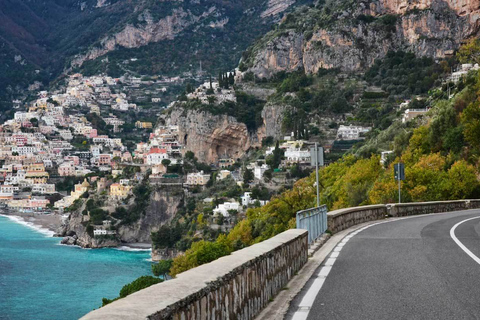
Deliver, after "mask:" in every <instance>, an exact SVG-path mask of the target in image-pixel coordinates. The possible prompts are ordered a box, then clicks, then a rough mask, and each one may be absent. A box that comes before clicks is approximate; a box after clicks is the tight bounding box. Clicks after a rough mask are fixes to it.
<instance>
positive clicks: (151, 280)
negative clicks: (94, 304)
mask: <svg viewBox="0 0 480 320" xmlns="http://www.w3.org/2000/svg"><path fill="white" fill-rule="evenodd" d="M160 282H163V280H162V279H160V278H156V277H152V276H142V277H140V278H138V279H136V280H134V281H133V282H131V283H129V284H126V285H124V286H123V287H122V289H121V290H120V293H119V296H118V297H117V298H115V299H107V298H103V299H102V307H104V306H106V305H107V304H109V303H112V302H113V301H115V300H118V299H121V298H125V297H126V296H128V295H130V294H132V293H135V292H137V291H140V290H142V289H145V288H148V287H150V286H153V285H154V284H157V283H160Z"/></svg>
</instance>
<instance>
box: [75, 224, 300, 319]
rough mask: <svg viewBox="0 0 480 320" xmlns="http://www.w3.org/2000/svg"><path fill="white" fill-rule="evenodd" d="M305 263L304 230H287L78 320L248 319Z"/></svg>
mask: <svg viewBox="0 0 480 320" xmlns="http://www.w3.org/2000/svg"><path fill="white" fill-rule="evenodd" d="M307 259H308V238H307V231H306V230H299V229H292V230H288V231H285V232H283V233H281V234H279V235H277V236H275V237H273V238H271V239H269V240H266V241H263V242H261V243H258V244H255V245H253V246H250V247H248V248H245V249H242V250H239V251H236V252H234V253H232V254H231V255H229V256H226V257H222V258H220V259H218V260H216V261H213V262H211V263H208V264H204V265H202V266H199V267H197V268H194V269H191V270H188V271H186V272H183V273H181V274H179V275H178V276H177V278H175V279H173V280H169V281H166V282H163V283H160V284H157V285H153V286H151V287H149V288H146V289H144V290H141V291H139V292H136V293H134V294H132V295H130V296H128V297H126V298H123V299H120V300H117V301H115V302H113V303H111V304H109V305H107V306H105V307H103V308H100V309H98V310H95V311H92V312H90V313H89V314H87V315H86V316H84V317H83V318H82V319H84V320H91V319H95V320H100V319H101V320H110V319H112V320H113V319H115V320H117V319H129V320H131V319H174V320H177V319H178V320H180V319H182V320H184V319H245V320H246V319H253V318H254V317H255V316H256V315H257V314H258V313H259V312H260V311H261V310H262V309H263V308H264V307H265V305H266V304H267V303H268V302H269V300H270V299H272V298H273V297H274V296H275V295H276V294H277V293H278V292H279V291H280V290H282V289H283V288H284V287H285V285H286V284H287V282H288V281H289V280H290V279H291V278H292V276H293V275H295V273H296V272H297V271H299V270H300V269H301V268H302V267H303V265H304V264H305V263H306V262H307Z"/></svg>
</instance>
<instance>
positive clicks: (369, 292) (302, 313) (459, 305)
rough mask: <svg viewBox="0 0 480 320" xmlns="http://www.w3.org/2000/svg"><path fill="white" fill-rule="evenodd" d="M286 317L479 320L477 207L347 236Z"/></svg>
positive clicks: (479, 214)
mask: <svg viewBox="0 0 480 320" xmlns="http://www.w3.org/2000/svg"><path fill="white" fill-rule="evenodd" d="M452 229H453V230H452ZM287 318H289V319H295V320H301V319H308V320H316V319H342V320H343V319H355V320H358V319H480V210H469V211H460V212H452V213H444V214H435V215H425V216H419V217H409V218H406V219H400V220H394V221H389V222H383V223H382V222H380V223H378V224H375V225H372V226H369V227H366V228H365V229H363V230H362V231H360V232H358V233H354V234H353V235H349V236H348V237H346V238H345V239H344V242H341V243H339V245H338V246H337V247H336V248H335V249H334V251H333V252H332V254H330V257H329V258H328V259H326V261H325V262H324V263H323V264H322V266H320V267H319V268H318V270H317V271H316V272H315V274H314V276H313V277H312V279H310V281H309V282H308V283H307V285H306V286H305V288H304V289H303V290H302V293H301V294H300V295H299V296H298V297H297V298H296V299H295V300H294V301H293V302H292V306H291V308H290V310H289V314H288V317H287Z"/></svg>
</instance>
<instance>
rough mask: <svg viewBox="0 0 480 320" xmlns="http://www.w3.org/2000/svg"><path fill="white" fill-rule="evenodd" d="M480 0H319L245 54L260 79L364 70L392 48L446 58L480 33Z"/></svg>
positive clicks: (248, 65)
mask: <svg viewBox="0 0 480 320" xmlns="http://www.w3.org/2000/svg"><path fill="white" fill-rule="evenodd" d="M479 6H480V1H478V0H463V1H455V0H448V1H428V0H427V1H412V0H411V1H393V0H367V1H359V2H357V1H340V2H339V1H329V0H327V1H319V2H318V4H317V5H316V6H315V7H311V8H301V9H299V10H297V11H296V12H294V13H291V14H289V15H287V17H286V19H285V20H284V21H283V23H282V24H280V25H279V27H278V29H277V30H274V31H271V32H270V33H268V34H267V35H266V36H265V37H264V38H262V39H261V40H259V41H257V42H256V43H255V45H254V46H252V47H251V48H249V50H247V52H246V53H245V54H244V59H243V62H242V65H241V66H242V69H243V70H246V69H249V70H250V71H252V72H254V73H255V74H256V75H257V76H259V77H260V78H262V77H270V76H272V75H273V74H275V73H276V72H279V71H294V70H298V69H305V72H307V73H315V72H317V71H318V70H319V69H321V68H326V69H331V68H339V69H341V70H344V71H358V70H364V69H366V68H367V67H369V66H371V65H372V64H373V62H374V61H375V59H378V58H382V57H384V56H385V55H386V54H387V52H389V51H400V50H402V51H406V52H407V51H410V52H413V53H415V54H416V55H417V56H428V57H433V58H444V57H445V56H448V55H450V54H452V53H453V50H456V49H457V48H458V47H459V46H460V44H461V43H462V41H463V40H464V39H467V38H469V37H472V36H475V35H477V34H478V31H479V26H478V22H479V19H480V18H479Z"/></svg>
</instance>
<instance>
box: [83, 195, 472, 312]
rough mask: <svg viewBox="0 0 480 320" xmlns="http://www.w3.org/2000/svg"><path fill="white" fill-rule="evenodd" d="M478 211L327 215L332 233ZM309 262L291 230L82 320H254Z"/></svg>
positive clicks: (414, 209) (458, 204)
mask: <svg viewBox="0 0 480 320" xmlns="http://www.w3.org/2000/svg"><path fill="white" fill-rule="evenodd" d="M477 208H480V200H458V201H439V202H422V203H404V204H388V205H384V204H382V205H372V206H362V207H354V208H347V209H341V210H335V211H331V212H329V213H328V229H329V230H330V231H331V232H333V233H336V232H339V231H342V230H345V229H347V228H349V227H351V226H354V225H357V224H360V223H364V222H369V221H374V220H380V219H383V218H385V217H389V216H392V217H403V216H410V215H418V214H428V213H437V212H449V211H457V210H467V209H477ZM307 259H308V235H307V231H306V230H302V229H292V230H288V231H285V232H283V233H281V234H279V235H277V236H275V237H273V238H271V239H269V240H266V241H263V242H261V243H258V244H255V245H253V246H250V247H248V248H245V249H242V250H239V251H236V252H234V253H232V254H231V255H229V256H226V257H222V258H220V259H218V260H216V261H213V262H211V263H208V264H204V265H202V266H199V267H196V268H194V269H191V270H188V271H186V272H183V273H181V274H179V275H177V278H175V279H173V280H169V281H166V282H164V283H160V284H157V285H154V286H151V287H149V288H146V289H144V290H141V291H139V292H136V293H134V294H132V295H130V296H128V297H126V298H123V299H120V300H117V301H115V302H113V303H111V304H109V305H107V306H105V307H103V308H100V309H98V310H95V311H92V312H90V313H89V314H87V315H86V316H84V317H83V318H82V319H83V320H113V319H115V320H126V319H128V320H135V319H155V320H157V319H173V320H189V319H195V320H197V319H198V320H204V319H239V320H250V319H253V318H254V317H255V316H256V315H257V314H258V313H259V312H260V311H261V310H262V309H263V308H264V307H265V306H266V304H267V303H268V302H269V300H270V299H272V298H273V297H274V296H275V295H276V294H277V293H278V292H279V291H280V290H282V289H283V288H284V287H285V286H286V284H287V283H288V281H289V280H290V279H291V278H292V277H293V275H295V273H296V272H298V271H300V269H301V268H302V267H303V265H304V264H305V263H306V262H307Z"/></svg>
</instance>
